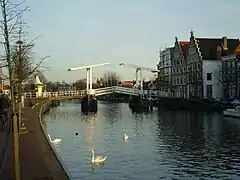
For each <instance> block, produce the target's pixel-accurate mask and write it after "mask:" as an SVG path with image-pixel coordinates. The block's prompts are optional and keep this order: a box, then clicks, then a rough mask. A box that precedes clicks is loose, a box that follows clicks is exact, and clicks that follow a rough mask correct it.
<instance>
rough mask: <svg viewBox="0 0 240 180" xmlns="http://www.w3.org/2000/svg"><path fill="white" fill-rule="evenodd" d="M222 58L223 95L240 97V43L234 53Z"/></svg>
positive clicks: (228, 97) (227, 97) (225, 96)
mask: <svg viewBox="0 0 240 180" xmlns="http://www.w3.org/2000/svg"><path fill="white" fill-rule="evenodd" d="M221 59H222V85H223V96H224V98H226V99H231V98H239V97H240V44H239V45H238V47H237V48H236V50H235V51H234V52H233V53H232V54H227V55H225V56H222V57H221Z"/></svg>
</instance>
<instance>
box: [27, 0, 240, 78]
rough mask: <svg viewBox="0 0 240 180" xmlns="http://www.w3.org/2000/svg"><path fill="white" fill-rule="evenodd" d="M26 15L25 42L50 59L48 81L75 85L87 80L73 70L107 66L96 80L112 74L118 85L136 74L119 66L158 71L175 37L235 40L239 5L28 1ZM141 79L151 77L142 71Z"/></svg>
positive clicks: (216, 1)
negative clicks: (162, 54)
mask: <svg viewBox="0 0 240 180" xmlns="http://www.w3.org/2000/svg"><path fill="white" fill-rule="evenodd" d="M27 4H28V5H30V6H31V11H30V12H27V13H26V14H25V16H24V18H25V21H27V23H28V25H29V26H30V29H29V39H31V38H34V37H37V36H39V35H42V37H41V38H39V39H38V40H37V41H36V47H35V52H36V58H37V57H44V56H47V55H51V57H50V58H49V59H47V61H45V63H44V65H45V66H47V67H48V68H49V71H47V72H44V74H45V75H46V77H47V78H48V80H51V81H57V80H66V81H68V82H73V81H75V80H77V79H82V78H86V72H85V71H83V70H82V71H72V72H68V71H67V69H68V68H71V67H78V66H83V65H88V64H99V63H105V62H109V63H111V66H108V67H98V68H95V69H94V70H93V77H94V78H97V77H100V76H102V75H103V73H104V72H106V71H116V72H117V74H118V75H119V76H120V77H121V79H122V80H132V79H134V78H135V73H134V69H129V68H127V67H119V66H118V64H119V63H120V62H124V63H128V64H133V65H139V66H144V67H149V68H156V65H157V64H158V61H159V49H160V48H164V47H165V46H173V44H174V40H175V37H176V36H177V37H178V39H179V40H189V36H190V31H191V30H193V31H194V32H195V34H196V36H197V37H223V36H227V37H232V38H239V32H240V25H239V23H238V17H239V7H240V1H239V0H231V1H226V0H211V1H209V0H201V1H197V0H182V1H179V0H131V1H130V0H121V1H120V0H71V1H70V0H68V1H63V0H61V1H60V0H50V1H49V0H41V1H37V0H35V1H33V0H27ZM143 75H144V77H146V78H148V77H150V76H152V74H151V73H149V72H144V74H143Z"/></svg>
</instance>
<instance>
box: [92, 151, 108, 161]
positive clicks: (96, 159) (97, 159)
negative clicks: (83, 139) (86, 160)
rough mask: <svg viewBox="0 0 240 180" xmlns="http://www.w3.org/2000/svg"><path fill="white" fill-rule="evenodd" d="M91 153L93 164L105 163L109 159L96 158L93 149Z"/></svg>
mask: <svg viewBox="0 0 240 180" xmlns="http://www.w3.org/2000/svg"><path fill="white" fill-rule="evenodd" d="M91 152H92V159H91V162H92V163H103V162H104V161H105V160H106V159H107V156H105V157H104V156H97V157H96V158H95V156H94V150H93V149H92V148H91Z"/></svg>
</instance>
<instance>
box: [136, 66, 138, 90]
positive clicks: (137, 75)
mask: <svg viewBox="0 0 240 180" xmlns="http://www.w3.org/2000/svg"><path fill="white" fill-rule="evenodd" d="M136 87H137V88H138V69H136Z"/></svg>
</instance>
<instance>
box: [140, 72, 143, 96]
mask: <svg viewBox="0 0 240 180" xmlns="http://www.w3.org/2000/svg"><path fill="white" fill-rule="evenodd" d="M140 83H141V84H140V86H141V93H142V94H143V74H142V69H140Z"/></svg>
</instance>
